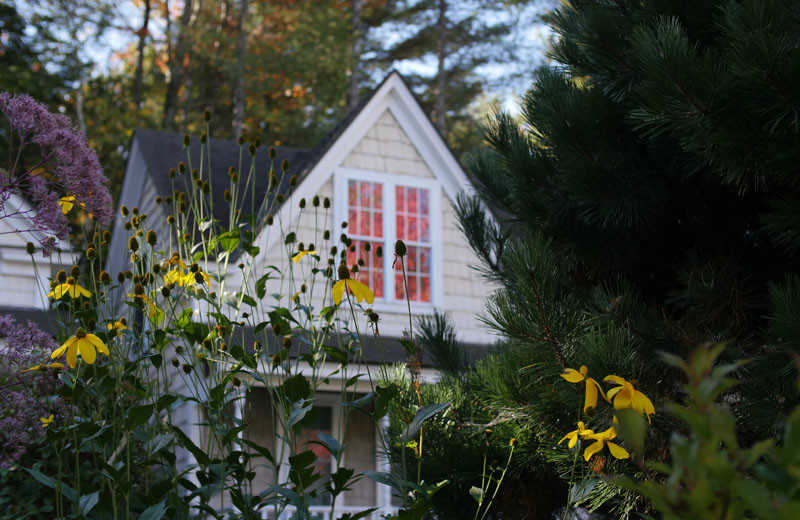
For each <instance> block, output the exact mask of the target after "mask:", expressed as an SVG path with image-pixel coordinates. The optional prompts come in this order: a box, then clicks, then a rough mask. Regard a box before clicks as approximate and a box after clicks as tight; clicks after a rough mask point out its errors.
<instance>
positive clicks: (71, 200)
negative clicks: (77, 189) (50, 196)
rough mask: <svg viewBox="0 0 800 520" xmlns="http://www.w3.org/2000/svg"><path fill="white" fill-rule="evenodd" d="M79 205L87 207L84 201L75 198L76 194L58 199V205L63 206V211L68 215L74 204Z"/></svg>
mask: <svg viewBox="0 0 800 520" xmlns="http://www.w3.org/2000/svg"><path fill="white" fill-rule="evenodd" d="M76 204H77V205H78V206H80V207H82V208H85V207H86V205H85V204H84V203H83V202H78V201H77V200H75V196H74V195H67V196H66V197H61V198H60V199H58V205H59V206H61V211H62V212H63V213H64V215H66V214H67V213H69V212H70V210H71V209H72V206H74V205H76Z"/></svg>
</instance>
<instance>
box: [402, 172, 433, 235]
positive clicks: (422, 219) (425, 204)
mask: <svg viewBox="0 0 800 520" xmlns="http://www.w3.org/2000/svg"><path fill="white" fill-rule="evenodd" d="M395 197H396V199H395V206H396V210H397V215H396V217H395V224H396V231H397V238H399V239H401V240H405V241H407V242H430V240H431V236H430V203H429V202H430V193H429V192H428V190H426V189H423V188H408V187H405V186H397V187H396V188H395Z"/></svg>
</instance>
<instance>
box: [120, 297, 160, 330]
mask: <svg viewBox="0 0 800 520" xmlns="http://www.w3.org/2000/svg"><path fill="white" fill-rule="evenodd" d="M128 298H134V299H137V298H138V299H140V300H142V303H146V304H147V316H148V317H149V318H150V319H151V320H154V321H156V322H158V323H160V322H161V318H163V312H162V311H161V309H159V308H158V306H157V305H156V304H155V303H153V301H152V300H151V299H150V298H148V297H147V295H146V294H144V293H143V292H142V293H138V292H133V293H128Z"/></svg>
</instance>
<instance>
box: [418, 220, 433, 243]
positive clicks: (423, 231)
mask: <svg viewBox="0 0 800 520" xmlns="http://www.w3.org/2000/svg"><path fill="white" fill-rule="evenodd" d="M430 232H431V230H430V224H429V220H428V219H427V218H425V217H422V218H420V219H419V241H420V242H430V241H431V237H430Z"/></svg>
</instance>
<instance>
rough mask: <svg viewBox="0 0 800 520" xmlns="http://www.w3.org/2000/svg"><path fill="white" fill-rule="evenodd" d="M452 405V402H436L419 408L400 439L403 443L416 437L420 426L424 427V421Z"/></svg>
mask: <svg viewBox="0 0 800 520" xmlns="http://www.w3.org/2000/svg"><path fill="white" fill-rule="evenodd" d="M449 406H450V402H449V401H448V402H446V403H436V404H429V405H427V406H423V407H422V408H420V409H419V410H417V414H416V415H415V416H414V419H413V420H412V421H411V424H409V425H408V426H407V427H406V429H405V430H403V433H402V434H401V435H400V439H401V440H402V442H403V443H406V442H408V441H410V440H411V439H413V438H414V436H415V435H417V432H418V431H419V429H420V428H422V423H424V422H425V421H426V420H428V419H430V418H431V417H433V416H434V415H436V414H437V413H439V412H441V411H442V410H445V409H447V407H449Z"/></svg>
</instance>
